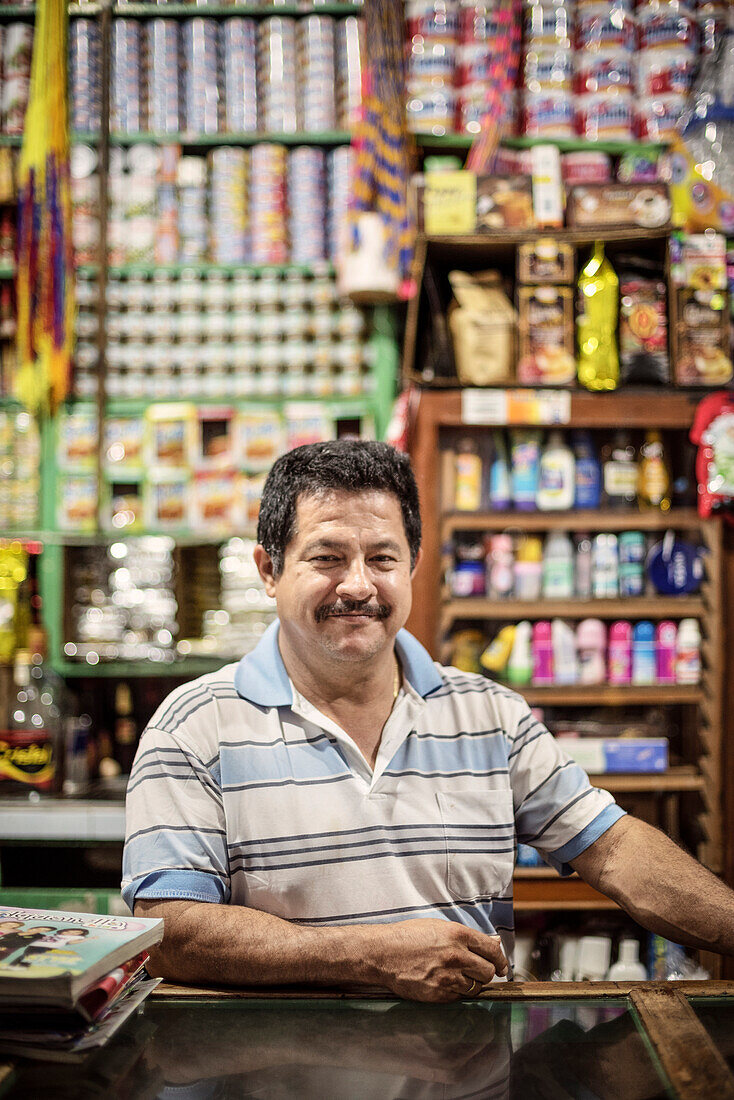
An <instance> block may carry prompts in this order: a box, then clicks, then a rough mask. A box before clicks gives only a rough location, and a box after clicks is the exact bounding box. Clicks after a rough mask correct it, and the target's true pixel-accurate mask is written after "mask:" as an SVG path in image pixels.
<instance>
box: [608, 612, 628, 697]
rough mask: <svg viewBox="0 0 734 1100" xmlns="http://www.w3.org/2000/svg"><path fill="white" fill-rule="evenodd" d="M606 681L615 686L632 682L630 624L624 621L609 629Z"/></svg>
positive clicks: (613, 624)
mask: <svg viewBox="0 0 734 1100" xmlns="http://www.w3.org/2000/svg"><path fill="white" fill-rule="evenodd" d="M607 680H608V682H609V683H610V684H617V685H619V684H629V683H631V682H632V623H628V622H626V621H624V620H620V621H618V622H616V623H612V625H611V626H610V627H609V659H608V664H607Z"/></svg>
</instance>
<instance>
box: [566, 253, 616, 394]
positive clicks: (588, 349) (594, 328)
mask: <svg viewBox="0 0 734 1100" xmlns="http://www.w3.org/2000/svg"><path fill="white" fill-rule="evenodd" d="M618 313H619V279H618V278H617V274H616V272H615V270H614V268H613V267H612V265H611V264H610V262H609V260H608V259H607V258H606V257H605V255H604V245H603V244H602V243H601V241H596V243H595V244H594V250H593V252H592V254H591V257H590V258H589V260H588V261H587V262H586V264H585V265H584V267H583V268H582V269H581V274H580V275H579V281H578V313H577V317H576V335H577V343H578V376H579V382H581V384H582V385H583V386H586V388H587V389H589V390H613V389H615V387H616V385H617V381H618V380H619V353H618V351H617V316H618Z"/></svg>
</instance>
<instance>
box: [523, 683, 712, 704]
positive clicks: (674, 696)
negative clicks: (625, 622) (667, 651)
mask: <svg viewBox="0 0 734 1100" xmlns="http://www.w3.org/2000/svg"><path fill="white" fill-rule="evenodd" d="M507 686H509V687H510V688H511V690H513V691H516V692H518V694H519V695H522V696H523V697H524V698H525V700H526V701H527V702H528V703H529V704H530V706H541V705H543V704H545V705H547V706H571V707H573V706H605V707H610V706H611V707H614V706H617V707H626V706H635V705H639V706H646V705H649V706H664V705H666V704H669V705H671V706H675V705H680V704H692V705H698V704H700V703H701V701H702V700H703V690H702V689H701V688H698V687H679V686H678V685H677V684H673V685H671V686H670V687H657V686H651V687H632V686H630V687H616V686H613V685H610V684H599V685H598V686H592V687H586V686H585V685H583V686H581V685H580V686H576V687H531V686H529V685H528V686H527V687H516V686H515V685H507Z"/></svg>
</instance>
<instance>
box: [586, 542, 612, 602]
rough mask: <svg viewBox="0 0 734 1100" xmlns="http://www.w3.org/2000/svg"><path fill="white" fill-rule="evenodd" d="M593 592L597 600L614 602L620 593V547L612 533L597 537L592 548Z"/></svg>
mask: <svg viewBox="0 0 734 1100" xmlns="http://www.w3.org/2000/svg"><path fill="white" fill-rule="evenodd" d="M591 554H592V591H593V593H594V599H596V600H613V599H616V597H617V595H618V593H619V547H618V543H617V536H616V535H615V534H612V532H607V533H602V534H599V535H597V536H596V538H595V539H594V543H593V546H592V551H591Z"/></svg>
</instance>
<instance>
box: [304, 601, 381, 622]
mask: <svg viewBox="0 0 734 1100" xmlns="http://www.w3.org/2000/svg"><path fill="white" fill-rule="evenodd" d="M391 613H392V607H391V606H390V605H389V604H386V603H363V602H361V601H360V600H337V601H336V603H325V604H322V605H321V607H319V608H317V609H316V615H315V618H316V622H317V623H322V622H323V621H324V619H328V618H329V616H331V615H354V614H358V615H371V616H372V617H373V618H374V619H387V618H388V617H389V616H390V614H391Z"/></svg>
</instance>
